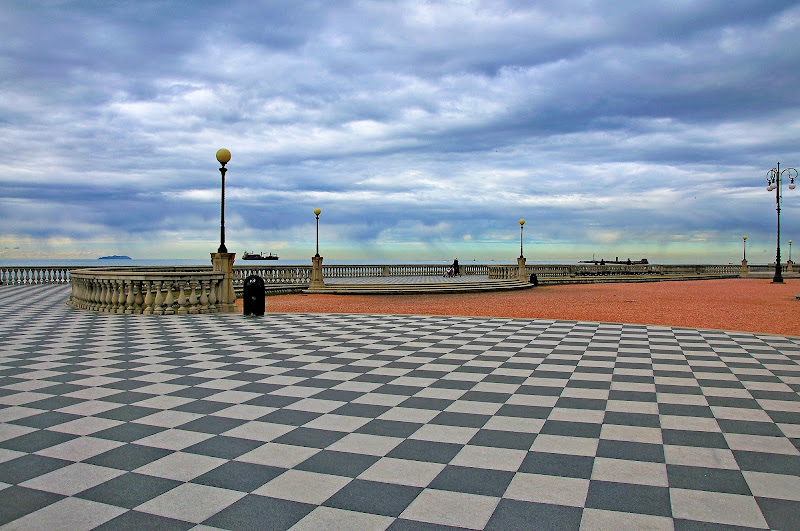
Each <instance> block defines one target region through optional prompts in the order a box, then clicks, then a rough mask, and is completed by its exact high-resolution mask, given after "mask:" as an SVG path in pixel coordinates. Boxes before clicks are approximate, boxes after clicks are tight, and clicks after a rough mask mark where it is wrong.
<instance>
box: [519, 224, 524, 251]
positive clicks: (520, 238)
mask: <svg viewBox="0 0 800 531" xmlns="http://www.w3.org/2000/svg"><path fill="white" fill-rule="evenodd" d="M523 225H525V220H524V219H521V220H519V257H520V258H523V257H524V255H523V254H522V226H523Z"/></svg>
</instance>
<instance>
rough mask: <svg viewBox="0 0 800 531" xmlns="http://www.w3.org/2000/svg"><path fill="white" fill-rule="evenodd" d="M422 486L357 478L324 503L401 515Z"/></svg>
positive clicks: (349, 508)
mask: <svg viewBox="0 0 800 531" xmlns="http://www.w3.org/2000/svg"><path fill="white" fill-rule="evenodd" d="M420 492H422V488H419V487H409V486H405V485H394V484H390V483H379V482H375V481H364V480H360V479H355V480H353V481H351V482H350V483H348V484H347V485H345V486H344V487H343V488H342V489H341V490H339V491H338V492H337V493H336V494H334V495H333V496H331V497H330V498H329V499H328V501H326V502H325V503H324V504H323V505H325V506H327V507H336V508H337V509H344V510H346V511H355V512H361V513H370V514H380V515H384V516H399V515H400V513H402V512H403V511H404V510H405V509H406V507H408V506H409V505H410V504H411V502H413V501H414V499H415V498H416V497H417V495H418V494H419V493H420Z"/></svg>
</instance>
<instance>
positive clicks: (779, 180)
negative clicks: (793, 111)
mask: <svg viewBox="0 0 800 531" xmlns="http://www.w3.org/2000/svg"><path fill="white" fill-rule="evenodd" d="M784 177H788V178H789V190H794V188H795V183H794V180H795V179H796V178H797V170H796V169H794V168H784V169H782V170H781V163H780V162H778V164H777V166H776V167H775V168H772V169H771V170H769V171H768V172H767V191H768V192H771V191H772V190H775V210H776V212H777V213H778V245H777V251H776V253H775V276H774V277H773V278H772V282H773V283H776V284H782V283H783V275H782V274H781V199H782V198H783V186H782V185H783V178H784Z"/></svg>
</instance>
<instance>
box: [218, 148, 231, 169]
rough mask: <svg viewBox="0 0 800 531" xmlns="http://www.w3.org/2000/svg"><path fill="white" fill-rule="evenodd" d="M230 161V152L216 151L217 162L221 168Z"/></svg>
mask: <svg viewBox="0 0 800 531" xmlns="http://www.w3.org/2000/svg"><path fill="white" fill-rule="evenodd" d="M230 160H231V152H230V151H228V150H227V149H225V148H222V149H219V150H217V161H219V163H220V164H222V165H223V166H224V165H225V164H227V163H228V162H229V161H230Z"/></svg>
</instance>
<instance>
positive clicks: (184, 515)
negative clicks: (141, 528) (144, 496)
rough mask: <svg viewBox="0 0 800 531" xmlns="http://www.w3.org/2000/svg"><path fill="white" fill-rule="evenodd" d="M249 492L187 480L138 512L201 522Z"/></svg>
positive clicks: (140, 508) (140, 507) (140, 506)
mask: <svg viewBox="0 0 800 531" xmlns="http://www.w3.org/2000/svg"><path fill="white" fill-rule="evenodd" d="M245 495H246V493H245V492H236V491H232V490H228V489H220V488H217V487H209V486H207V485H197V484H194V483H184V484H182V485H178V486H177V487H175V488H174V489H172V490H170V491H167V492H165V493H164V494H162V495H161V496H158V497H157V498H154V499H152V500H150V501H147V502H145V503H143V504H141V505H139V506H138V507H135V509H136V510H137V511H142V512H145V513H150V514H155V515H158V516H164V517H166V518H175V519H177V520H184V521H186V522H192V523H195V524H199V523H200V522H202V521H203V520H207V519H208V518H210V517H212V516H213V515H215V514H217V513H218V512H220V511H221V510H223V509H225V508H226V507H228V506H230V505H231V504H233V503H235V502H236V501H237V500H239V499H240V498H243V497H244V496H245Z"/></svg>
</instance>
